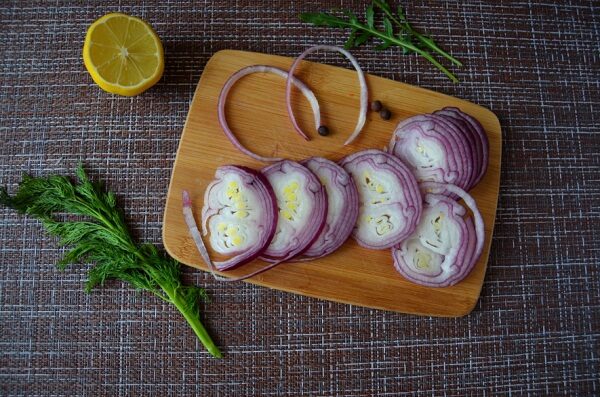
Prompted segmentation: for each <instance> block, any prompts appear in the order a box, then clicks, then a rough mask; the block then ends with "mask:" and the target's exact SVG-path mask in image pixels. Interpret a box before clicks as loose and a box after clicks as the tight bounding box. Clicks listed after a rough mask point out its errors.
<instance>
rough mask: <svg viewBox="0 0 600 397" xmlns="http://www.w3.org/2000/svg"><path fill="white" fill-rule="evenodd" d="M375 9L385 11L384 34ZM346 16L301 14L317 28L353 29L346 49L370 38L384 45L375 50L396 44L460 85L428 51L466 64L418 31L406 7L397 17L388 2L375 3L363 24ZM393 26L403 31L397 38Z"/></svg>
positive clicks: (303, 19)
mask: <svg viewBox="0 0 600 397" xmlns="http://www.w3.org/2000/svg"><path fill="white" fill-rule="evenodd" d="M375 9H379V10H382V11H383V13H384V14H385V15H384V17H383V27H384V29H383V31H380V30H378V29H377V28H376V27H375ZM343 14H344V15H345V17H346V18H342V17H338V16H335V15H332V14H328V13H324V12H319V13H303V14H300V19H301V20H302V21H303V22H308V23H312V24H313V25H316V26H327V27H332V28H342V29H352V32H351V35H350V37H349V38H348V41H347V42H346V44H345V48H352V47H356V46H359V45H362V44H364V43H365V42H366V41H367V40H368V39H369V38H376V39H379V40H381V41H382V44H380V45H378V46H377V47H376V48H375V50H378V51H380V50H384V49H386V48H388V47H390V46H392V45H394V46H398V47H400V48H402V51H403V53H405V54H406V53H411V52H414V53H416V54H418V55H420V56H422V57H423V58H425V59H427V60H428V61H429V62H431V63H432V64H433V65H434V66H435V67H436V68H438V69H439V70H441V71H442V72H443V73H444V74H445V75H446V76H448V78H450V79H451V80H452V81H454V82H458V79H457V78H456V76H454V74H452V72H450V71H449V70H448V69H447V68H446V67H444V65H442V64H441V63H440V62H438V61H437V60H436V59H435V58H434V57H433V56H432V55H431V54H430V53H429V52H428V49H431V50H433V51H435V52H436V53H438V54H440V55H442V56H443V57H445V58H447V59H449V60H450V61H451V62H452V63H454V64H455V65H458V66H462V64H461V63H460V62H459V61H458V60H457V59H455V58H454V57H452V56H451V55H450V54H448V53H446V52H445V51H443V50H442V49H441V48H439V47H438V46H437V45H436V44H435V42H434V41H433V39H431V38H428V37H426V36H423V35H421V34H420V33H419V32H417V31H416V30H414V29H413V28H412V26H411V25H410V24H409V23H408V21H407V20H406V16H405V14H404V10H403V9H402V7H399V8H398V15H395V14H394V13H393V12H392V8H391V7H390V5H389V4H388V3H387V2H386V1H385V0H373V3H372V4H370V5H369V6H368V7H367V10H366V23H361V22H360V21H359V20H358V17H357V16H356V15H355V14H353V13H352V12H351V11H347V10H346V11H343ZM393 24H396V25H397V26H398V28H399V30H400V34H399V35H398V36H395V35H394V27H393Z"/></svg>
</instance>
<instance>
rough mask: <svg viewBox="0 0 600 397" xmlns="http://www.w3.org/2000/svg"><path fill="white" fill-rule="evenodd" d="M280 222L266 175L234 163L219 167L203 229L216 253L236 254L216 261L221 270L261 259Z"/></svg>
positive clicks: (207, 196)
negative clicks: (278, 221) (260, 256)
mask: <svg viewBox="0 0 600 397" xmlns="http://www.w3.org/2000/svg"><path fill="white" fill-rule="evenodd" d="M276 225H277V203H276V201H275V195H274V193H273V189H272V188H271V185H270V184H269V183H268V181H267V180H266V179H265V177H264V176H263V175H262V174H260V173H259V172H257V171H254V170H252V169H250V168H246V167H238V166H233V165H227V166H223V167H219V168H217V171H216V173H215V180H214V181H213V182H211V183H210V184H209V185H208V187H207V188H206V191H205V194H204V206H203V207H202V231H203V234H204V235H205V236H206V235H209V238H210V240H209V241H210V245H211V247H212V248H213V250H214V251H215V252H218V253H219V254H222V255H228V256H229V255H233V257H232V258H230V259H228V260H225V261H223V262H215V266H216V267H217V269H219V270H228V269H233V268H235V267H237V266H241V265H243V264H245V263H248V262H251V261H252V260H254V259H255V258H257V257H258V256H259V255H260V254H261V253H262V252H263V251H264V249H265V248H266V247H267V246H268V245H269V244H270V243H271V240H272V239H273V236H274V234H275V228H276Z"/></svg>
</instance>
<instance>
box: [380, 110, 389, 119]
mask: <svg viewBox="0 0 600 397" xmlns="http://www.w3.org/2000/svg"><path fill="white" fill-rule="evenodd" d="M379 117H381V118H382V119H384V120H389V119H390V118H391V117H392V112H390V111H389V110H388V109H381V111H380V112H379Z"/></svg>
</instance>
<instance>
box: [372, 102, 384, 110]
mask: <svg viewBox="0 0 600 397" xmlns="http://www.w3.org/2000/svg"><path fill="white" fill-rule="evenodd" d="M381 109H383V105H382V104H381V101H373V102H371V110H372V111H374V112H379V111H380V110H381Z"/></svg>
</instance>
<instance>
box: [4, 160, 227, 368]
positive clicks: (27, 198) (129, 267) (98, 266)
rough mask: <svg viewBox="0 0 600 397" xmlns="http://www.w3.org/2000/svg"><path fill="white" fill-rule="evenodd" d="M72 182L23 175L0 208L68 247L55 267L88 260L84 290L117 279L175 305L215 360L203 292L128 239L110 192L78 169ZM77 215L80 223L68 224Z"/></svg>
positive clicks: (151, 249)
mask: <svg viewBox="0 0 600 397" xmlns="http://www.w3.org/2000/svg"><path fill="white" fill-rule="evenodd" d="M76 175H77V178H78V181H77V182H73V181H71V180H70V179H69V178H67V177H64V176H59V175H54V176H49V177H45V178H43V177H40V178H34V177H31V176H28V175H25V176H24V177H23V180H22V181H21V183H20V184H19V188H18V190H17V192H16V194H15V195H14V196H10V195H9V194H8V192H7V191H6V188H0V204H3V205H5V206H8V207H11V208H14V209H16V210H17V211H19V212H20V213H23V214H26V215H29V216H32V217H34V218H37V219H39V220H40V221H41V222H42V224H43V226H44V227H45V228H46V230H47V231H48V233H50V234H51V235H54V236H57V237H59V238H60V244H62V245H68V246H72V248H71V249H70V251H68V252H67V253H66V255H65V256H64V257H63V259H62V260H61V261H60V262H59V263H58V264H57V266H58V267H59V268H60V269H64V268H66V266H67V265H69V264H73V263H78V262H84V261H85V262H88V261H89V262H93V263H95V266H93V267H92V268H91V269H90V271H89V273H88V281H87V283H86V286H85V290H86V291H87V292H89V291H91V289H92V288H94V287H96V286H98V285H104V283H105V282H106V281H108V280H122V281H125V282H127V283H129V284H131V285H132V286H133V287H134V288H136V289H139V290H143V291H148V292H150V293H152V294H154V295H156V296H158V297H159V298H161V299H162V300H164V301H165V302H168V303H171V304H173V305H175V306H176V307H177V309H178V310H179V311H180V312H181V314H182V315H183V317H184V318H185V319H186V320H187V321H188V323H189V324H190V326H191V327H192V329H193V330H194V332H195V333H196V335H197V336H198V338H199V339H200V341H201V342H202V343H203V344H204V346H205V347H206V348H207V350H208V351H209V352H210V353H211V354H212V355H213V356H215V357H221V352H220V351H219V349H218V348H217V346H216V345H215V344H214V342H213V341H212V339H211V338H210V335H209V334H208V332H207V331H206V329H205V328H204V326H203V325H202V323H201V322H200V317H199V311H198V299H199V298H200V297H205V296H206V292H205V291H204V290H203V289H202V288H199V287H195V286H185V285H183V284H182V282H181V269H180V265H179V262H177V261H176V260H174V259H172V258H170V257H168V256H166V255H164V254H162V253H160V252H159V251H158V249H157V248H156V247H155V246H154V245H152V244H141V245H140V244H137V243H135V241H134V240H133V237H132V236H131V234H130V232H129V230H128V229H127V226H126V224H125V219H124V217H123V214H122V213H121V211H120V209H119V208H117V201H116V197H115V195H114V194H113V193H112V192H107V191H105V190H104V188H103V187H102V185H101V184H99V183H93V182H91V181H90V179H89V177H88V176H87V174H86V173H85V171H84V169H83V167H81V166H79V167H78V168H77V170H76ZM73 215H75V216H77V217H79V218H82V219H80V220H69V219H67V217H70V216H73Z"/></svg>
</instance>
